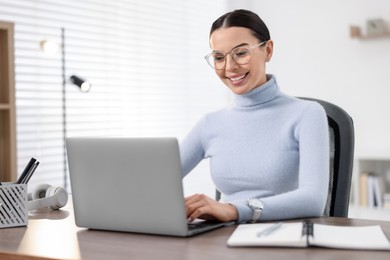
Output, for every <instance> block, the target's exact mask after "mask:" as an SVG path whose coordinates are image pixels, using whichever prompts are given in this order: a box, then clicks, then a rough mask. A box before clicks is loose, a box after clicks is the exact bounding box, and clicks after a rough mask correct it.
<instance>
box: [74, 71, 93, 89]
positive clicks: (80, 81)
mask: <svg viewBox="0 0 390 260" xmlns="http://www.w3.org/2000/svg"><path fill="white" fill-rule="evenodd" d="M70 81H71V82H72V83H73V84H75V85H76V86H78V87H79V88H80V90H81V91H82V92H88V91H89V90H90V89H91V84H90V83H89V82H88V81H86V80H84V79H82V78H80V77H78V76H76V75H72V76H70Z"/></svg>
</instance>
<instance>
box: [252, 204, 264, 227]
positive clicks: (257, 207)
mask: <svg viewBox="0 0 390 260" xmlns="http://www.w3.org/2000/svg"><path fill="white" fill-rule="evenodd" d="M248 206H249V207H250V208H251V209H252V210H253V214H252V218H251V220H250V222H252V223H254V222H256V220H258V219H259V218H260V215H261V212H263V208H264V204H263V202H262V201H261V200H259V199H249V200H248Z"/></svg>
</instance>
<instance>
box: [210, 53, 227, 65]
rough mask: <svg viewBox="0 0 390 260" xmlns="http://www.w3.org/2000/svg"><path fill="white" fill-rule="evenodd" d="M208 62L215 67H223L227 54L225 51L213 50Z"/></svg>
mask: <svg viewBox="0 0 390 260" xmlns="http://www.w3.org/2000/svg"><path fill="white" fill-rule="evenodd" d="M208 62H209V64H210V65H211V67H213V68H215V69H221V68H223V67H224V66H225V55H224V54H223V53H219V52H213V53H212V54H211V55H210V56H209V57H208Z"/></svg>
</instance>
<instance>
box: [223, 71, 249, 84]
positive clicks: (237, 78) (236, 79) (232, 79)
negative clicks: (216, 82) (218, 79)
mask: <svg viewBox="0 0 390 260" xmlns="http://www.w3.org/2000/svg"><path fill="white" fill-rule="evenodd" d="M247 75H248V72H247V73H245V74H243V75H241V76H238V77H235V78H229V77H227V78H228V79H230V80H231V81H232V82H238V81H240V80H242V79H244V78H245V77H246V76H247Z"/></svg>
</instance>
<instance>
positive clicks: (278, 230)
mask: <svg viewBox="0 0 390 260" xmlns="http://www.w3.org/2000/svg"><path fill="white" fill-rule="evenodd" d="M267 230H268V231H267ZM227 245H228V246H230V247H297V248H302V247H311V246H316V247H324V248H339V249H354V250H390V242H389V240H388V239H387V237H386V235H385V234H384V233H383V230H382V228H381V227H380V226H379V225H372V226H334V225H324V224H314V223H311V222H310V221H304V222H289V223H276V224H272V223H255V224H240V225H239V226H238V227H237V228H236V230H235V231H234V232H233V233H232V235H231V236H230V237H229V239H228V241H227Z"/></svg>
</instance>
